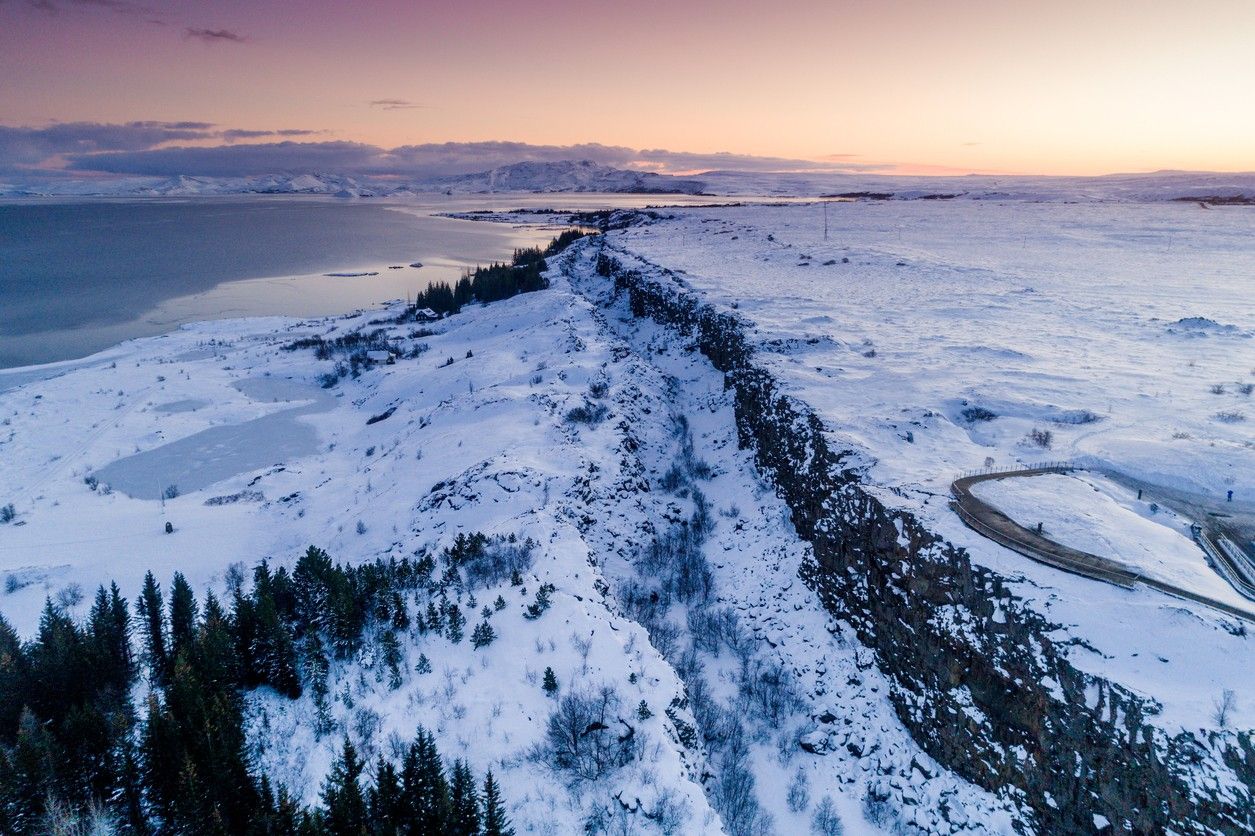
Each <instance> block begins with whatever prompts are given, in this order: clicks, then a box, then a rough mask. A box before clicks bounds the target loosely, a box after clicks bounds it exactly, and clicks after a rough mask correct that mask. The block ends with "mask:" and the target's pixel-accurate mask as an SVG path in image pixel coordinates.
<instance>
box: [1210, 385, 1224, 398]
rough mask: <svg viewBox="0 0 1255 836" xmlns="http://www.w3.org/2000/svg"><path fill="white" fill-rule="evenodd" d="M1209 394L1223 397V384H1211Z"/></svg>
mask: <svg viewBox="0 0 1255 836" xmlns="http://www.w3.org/2000/svg"><path fill="white" fill-rule="evenodd" d="M1211 393H1212V394H1213V395H1223V394H1224V384H1223V383H1213V384H1212V385H1211Z"/></svg>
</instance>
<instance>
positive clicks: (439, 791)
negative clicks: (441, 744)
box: [401, 727, 450, 836]
mask: <svg viewBox="0 0 1255 836" xmlns="http://www.w3.org/2000/svg"><path fill="white" fill-rule="evenodd" d="M401 785H402V787H403V788H404V790H405V797H406V799H407V803H408V805H409V809H408V810H407V815H408V816H409V821H411V822H412V824H411V828H412V829H411V832H412V833H418V834H432V836H439V834H443V833H445V832H446V828H447V825H448V822H449V818H450V812H449V784H448V782H447V781H446V780H445V776H444V767H443V766H442V765H441V763H440V753H439V752H438V751H436V743H435V740H434V739H433V738H432V736H431V735H430V734H428V733H427V731H426V730H425V729H423V728H421V727H420V728H419V729H418V732H417V734H416V735H415V737H414V742H413V743H412V744H411V745H410V748H409V750H408V751H407V752H406V753H405V758H404V759H403V761H402V765H401Z"/></svg>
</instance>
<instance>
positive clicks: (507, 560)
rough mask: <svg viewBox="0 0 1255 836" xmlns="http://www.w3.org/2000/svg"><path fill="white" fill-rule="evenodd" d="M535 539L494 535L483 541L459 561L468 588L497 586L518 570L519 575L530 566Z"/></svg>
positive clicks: (534, 548)
mask: <svg viewBox="0 0 1255 836" xmlns="http://www.w3.org/2000/svg"><path fill="white" fill-rule="evenodd" d="M535 550H536V542H535V541H534V540H532V539H531V538H530V537H529V538H528V539H526V540H522V541H519V540H517V539H515V540H511V539H510V538H508V537H505V538H494V539H492V540H489V541H488V542H486V543H484V544H483V546H482V548H479V549H476V550H474V551H473V552H472V553H471V554H469V555H468V556H467V557H465V558H464V559H462V560H461V561H460V565H461V567H462V568H463V569H465V570H466V583H467V585H468V586H469V587H470V588H471V589H478V588H480V587H486V586H496V585H497V584H499V583H503V582H505V581H506V579H508V578H510V577H511V576H513V575H514V573H515V572H518V573H519V574H520V575H521V574H522V573H524V572H526V571H527V570H528V569H530V568H532V561H533V559H534V557H533V555H534V552H535Z"/></svg>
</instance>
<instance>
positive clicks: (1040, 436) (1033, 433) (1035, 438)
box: [1028, 427, 1055, 450]
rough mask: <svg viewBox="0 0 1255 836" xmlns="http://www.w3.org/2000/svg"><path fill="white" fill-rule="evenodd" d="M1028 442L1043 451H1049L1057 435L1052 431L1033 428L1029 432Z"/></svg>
mask: <svg viewBox="0 0 1255 836" xmlns="http://www.w3.org/2000/svg"><path fill="white" fill-rule="evenodd" d="M1028 440H1029V442H1030V443H1032V444H1035V445H1037V446H1038V447H1040V448H1042V449H1043V450H1049V449H1050V445H1051V443H1052V442H1053V441H1054V440H1055V435H1054V433H1052V432H1051V431H1050V430H1042V429H1038V428H1037V427H1033V428H1032V429H1031V430H1029V432H1028Z"/></svg>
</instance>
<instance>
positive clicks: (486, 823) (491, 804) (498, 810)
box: [480, 769, 514, 836]
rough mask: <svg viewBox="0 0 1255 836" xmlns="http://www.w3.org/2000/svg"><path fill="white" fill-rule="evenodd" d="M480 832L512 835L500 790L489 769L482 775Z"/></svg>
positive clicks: (484, 834)
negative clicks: (481, 820) (482, 811)
mask: <svg viewBox="0 0 1255 836" xmlns="http://www.w3.org/2000/svg"><path fill="white" fill-rule="evenodd" d="M480 833H481V834H482V836H514V828H513V827H511V826H510V820H509V819H508V818H506V814H505V807H504V805H503V804H502V802H501V791H500V790H499V789H498V788H497V782H496V780H494V779H493V777H492V770H491V769H490V770H488V774H487V775H486V776H484V818H483V822H482V824H481V828H480Z"/></svg>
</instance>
